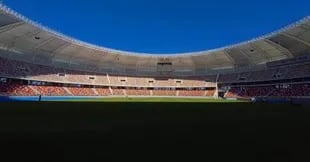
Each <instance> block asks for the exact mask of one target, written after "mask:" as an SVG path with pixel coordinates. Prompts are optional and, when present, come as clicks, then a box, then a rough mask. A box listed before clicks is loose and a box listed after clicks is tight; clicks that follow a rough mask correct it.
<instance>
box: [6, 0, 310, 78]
mask: <svg viewBox="0 0 310 162" xmlns="http://www.w3.org/2000/svg"><path fill="white" fill-rule="evenodd" d="M0 38H1V39H0V49H2V50H6V51H11V52H13V53H14V54H11V55H10V57H16V56H17V57H18V58H19V59H25V60H27V59H28V60H29V59H31V60H36V62H38V63H44V64H45V63H46V64H47V63H49V62H53V63H55V62H62V63H65V64H70V65H76V66H77V67H81V66H82V65H85V66H92V67H95V68H96V69H117V68H119V69H128V70H132V71H139V69H140V70H145V71H156V69H157V65H158V63H159V62H165V63H171V64H172V66H173V69H174V70H175V71H180V72H182V71H205V72H207V71H212V70H218V69H234V68H240V67H255V66H257V65H264V64H265V63H267V62H271V61H276V60H281V59H286V58H293V57H296V56H299V55H303V54H309V53H310V17H306V18H304V19H302V20H300V21H298V22H296V23H294V24H291V25H289V26H287V27H284V28H283V29H280V30H278V31H275V32H273V33H270V34H267V35H264V36H262V37H259V38H255V39H253V40H249V41H246V42H242V43H239V44H235V45H230V46H226V47H222V48H219V49H214V50H208V51H200V52H192V53H179V54H165V55H156V54H146V53H134V52H127V51H119V50H114V49H109V48H104V47H100V46H96V45H93V44H89V43H86V42H83V41H80V40H77V39H74V38H71V37H69V36H66V35H64V34H61V33H59V32H56V31H54V30H51V29H49V28H47V27H44V26H42V25H40V24H38V23H36V22H33V21H31V20H29V19H28V18H26V17H24V16H22V15H20V14H18V13H17V12H15V11H13V10H12V9H10V8H8V7H6V6H5V5H3V4H0ZM15 54H17V55H15ZM1 55H3V54H1Z"/></svg>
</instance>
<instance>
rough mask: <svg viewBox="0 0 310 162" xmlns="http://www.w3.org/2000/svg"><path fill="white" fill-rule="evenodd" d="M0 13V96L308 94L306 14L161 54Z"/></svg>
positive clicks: (309, 68) (309, 69) (308, 20)
mask: <svg viewBox="0 0 310 162" xmlns="http://www.w3.org/2000/svg"><path fill="white" fill-rule="evenodd" d="M0 11H1V12H0V17H1V20H3V21H0V26H1V28H2V27H3V28H6V27H10V29H9V30H1V32H0V37H1V38H2V39H1V40H0V78H1V79H2V80H0V95H2V96H32V95H44V96H127V95H129V96H176V97H177V96H180V97H181V96H188V97H197V96H199V97H216V96H218V93H219V91H218V89H222V87H229V88H228V89H226V90H225V91H223V90H222V91H221V93H223V94H225V95H224V97H227V98H237V97H275V96H276V97H288V96H297V97H298V96H299V97H303V96H307V97H310V94H309V87H308V83H309V82H310V54H309V51H310V46H309V43H310V38H309V35H310V28H309V26H310V18H309V17H306V18H305V19H303V20H301V21H299V22H296V23H295V24H293V25H290V26H288V27H286V28H284V29H282V30H279V31H277V32H275V33H272V34H271V35H266V36H264V37H260V38H259V39H253V40H250V41H249V42H244V43H241V44H237V45H233V46H228V47H225V48H221V49H218V50H210V51H201V52H198V53H188V54H187V55H183V54H182V55H179V54H176V55H173V56H170V55H169V56H166V55H165V56H164V55H163V56H161V55H154V54H152V55H145V54H141V53H140V54H137V53H131V52H125V51H118V52H115V51H113V50H108V49H105V48H101V47H97V46H95V45H91V46H90V44H87V43H84V42H81V41H79V40H76V39H73V38H70V37H67V36H65V35H63V34H59V33H57V32H54V31H52V30H48V28H44V27H42V26H39V25H37V24H35V23H32V21H29V20H28V19H27V18H25V17H23V16H20V15H19V14H17V13H16V12H13V10H11V9H9V8H7V7H5V6H4V5H3V4H1V5H0ZM6 22H7V23H8V24H7V23H6ZM10 22H11V23H13V24H15V23H16V24H19V25H16V26H15V25H13V24H10ZM32 31H36V33H40V34H35V33H34V35H33V36H28V35H27V34H25V33H31V32H32ZM281 33H285V34H281ZM40 35H45V36H46V38H45V37H41V36H40ZM41 38H42V39H41ZM280 40H281V41H280ZM34 47H35V48H34ZM75 53H76V55H74V54H75ZM90 56H91V57H90Z"/></svg>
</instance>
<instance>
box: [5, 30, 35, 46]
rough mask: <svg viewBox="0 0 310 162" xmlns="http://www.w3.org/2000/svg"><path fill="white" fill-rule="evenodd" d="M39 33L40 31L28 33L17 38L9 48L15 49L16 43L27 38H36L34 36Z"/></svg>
mask: <svg viewBox="0 0 310 162" xmlns="http://www.w3.org/2000/svg"><path fill="white" fill-rule="evenodd" d="M38 33H40V31H39V30H35V31H31V32H27V33H25V34H23V35H20V36H18V37H15V38H13V39H12V41H11V42H10V43H9V45H8V46H9V48H13V47H14V46H15V44H16V42H17V41H18V40H19V39H23V38H26V37H32V36H34V35H36V34H38Z"/></svg>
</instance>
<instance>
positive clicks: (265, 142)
mask: <svg viewBox="0 0 310 162" xmlns="http://www.w3.org/2000/svg"><path fill="white" fill-rule="evenodd" d="M0 107H1V108H0V120H1V122H0V128H1V129H0V136H1V137H0V144H1V145H0V147H2V151H1V157H2V158H5V157H8V158H9V159H10V161H13V160H15V159H19V161H26V160H31V161H60V160H72V161H94V160H96V161H113V160H126V161H128V160H141V161H152V160H160V161H163V160H168V161H179V160H186V161H194V160H205V161H279V162H280V161H281V162H283V161H308V160H309V159H308V156H307V154H308V150H309V149H307V148H308V146H309V145H308V144H309V143H308V141H309V140H308V139H309V137H310V133H309V131H308V130H309V126H310V110H309V108H308V107H307V106H302V105H268V104H253V103H221V104H220V103H187V102H176V103H167V102H121V103H117V102H83V103H82V102H70V103H66V102H62V103H60V102H58V103H56V102H42V103H39V102H36V103H32V102H27V103H6V104H0ZM302 146H306V148H304V147H302Z"/></svg>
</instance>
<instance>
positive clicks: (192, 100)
mask: <svg viewBox="0 0 310 162" xmlns="http://www.w3.org/2000/svg"><path fill="white" fill-rule="evenodd" d="M70 101H72V102H189V103H233V102H247V101H240V100H223V99H203V98H134V97H128V98H94V99H92V98H89V99H79V100H70Z"/></svg>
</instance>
